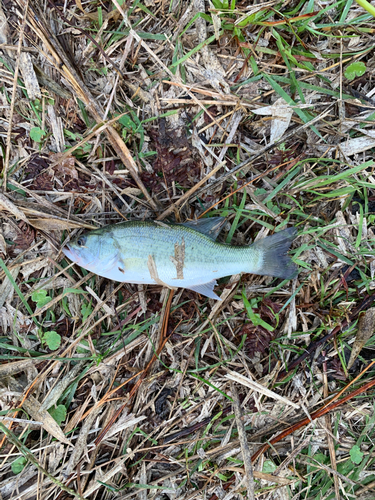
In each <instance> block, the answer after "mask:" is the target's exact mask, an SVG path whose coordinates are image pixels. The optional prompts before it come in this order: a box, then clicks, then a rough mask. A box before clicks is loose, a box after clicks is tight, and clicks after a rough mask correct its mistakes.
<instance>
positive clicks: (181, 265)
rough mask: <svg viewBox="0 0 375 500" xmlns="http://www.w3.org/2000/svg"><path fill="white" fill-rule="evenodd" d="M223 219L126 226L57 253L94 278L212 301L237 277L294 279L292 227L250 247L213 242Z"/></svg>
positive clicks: (83, 239) (71, 244)
mask: <svg viewBox="0 0 375 500" xmlns="http://www.w3.org/2000/svg"><path fill="white" fill-rule="evenodd" d="M224 223H225V218H223V217H211V218H205V219H200V220H197V221H188V222H185V223H182V224H180V223H161V222H157V221H127V222H120V223H118V224H110V225H107V226H104V227H102V228H100V229H95V230H92V231H89V232H86V233H83V234H81V235H80V236H78V237H77V238H76V239H74V240H72V241H70V242H69V243H68V244H67V245H66V246H65V247H63V249H62V251H63V253H64V254H65V255H66V257H68V258H69V259H70V260H72V261H73V262H75V263H76V264H78V265H79V266H81V267H83V268H84V269H87V270H88V271H91V272H93V273H95V274H97V275H99V276H103V277H104V278H108V279H111V280H115V281H119V282H127V283H138V284H154V285H155V284H159V285H163V286H167V287H169V288H174V289H176V288H187V289H189V290H193V291H195V292H198V293H199V294H201V295H204V296H206V297H209V298H211V299H218V300H220V297H219V296H218V295H217V294H216V293H215V292H214V287H215V286H216V285H217V280H218V279H219V278H223V277H225V276H230V275H233V274H239V273H252V274H258V275H263V276H274V277H278V278H284V279H292V278H295V277H296V276H297V274H298V267H297V266H296V264H294V263H293V261H292V260H291V258H290V257H289V256H288V255H287V252H288V250H289V247H290V245H291V243H292V242H293V240H294V239H295V237H296V235H297V230H296V229H295V228H293V227H290V228H288V229H285V230H283V231H279V232H277V233H275V234H273V235H271V236H267V237H265V238H263V239H261V240H259V241H256V242H255V243H253V244H252V245H244V246H234V245H228V244H225V243H220V242H217V241H216V239H217V237H218V235H219V233H220V231H221V229H222V228H223V225H224Z"/></svg>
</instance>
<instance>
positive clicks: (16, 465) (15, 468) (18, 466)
mask: <svg viewBox="0 0 375 500" xmlns="http://www.w3.org/2000/svg"><path fill="white" fill-rule="evenodd" d="M26 464H27V460H26V458H25V457H18V458H16V460H15V461H14V462H13V463H12V465H11V468H12V472H13V474H19V473H20V472H22V471H23V469H24V468H25V465H26Z"/></svg>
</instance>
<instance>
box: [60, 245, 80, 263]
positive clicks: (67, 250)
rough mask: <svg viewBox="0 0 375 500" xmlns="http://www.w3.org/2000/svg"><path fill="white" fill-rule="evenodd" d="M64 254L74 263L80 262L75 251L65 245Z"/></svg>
mask: <svg viewBox="0 0 375 500" xmlns="http://www.w3.org/2000/svg"><path fill="white" fill-rule="evenodd" d="M62 252H63V254H64V255H65V256H66V257H68V258H69V259H70V260H72V261H73V262H77V261H78V258H77V254H76V253H75V251H74V250H72V249H71V248H70V247H69V245H65V246H64V247H63V248H62Z"/></svg>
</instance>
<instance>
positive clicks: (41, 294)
mask: <svg viewBox="0 0 375 500" xmlns="http://www.w3.org/2000/svg"><path fill="white" fill-rule="evenodd" d="M31 300H32V301H33V302H35V303H36V307H38V308H40V307H43V306H45V305H46V304H48V302H51V300H52V298H51V297H50V296H49V295H47V292H46V290H37V291H36V292H33V293H32V295H31Z"/></svg>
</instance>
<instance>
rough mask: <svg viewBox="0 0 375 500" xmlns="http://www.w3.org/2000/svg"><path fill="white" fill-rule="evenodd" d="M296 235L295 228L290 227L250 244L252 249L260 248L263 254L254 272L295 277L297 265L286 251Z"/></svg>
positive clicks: (286, 277)
mask: <svg viewBox="0 0 375 500" xmlns="http://www.w3.org/2000/svg"><path fill="white" fill-rule="evenodd" d="M296 236H297V229H296V228H294V227H290V228H289V229H285V230H284V231H280V232H278V233H275V234H273V235H272V236H267V237H266V238H263V239H262V240H259V241H257V242H255V243H254V244H253V245H251V248H252V249H256V250H260V251H261V252H262V255H263V262H262V267H261V269H259V270H257V271H256V274H261V275H263V276H275V277H278V278H284V279H292V278H295V277H296V276H297V274H298V267H297V266H296V264H294V263H293V262H292V261H291V259H290V257H289V256H288V255H287V251H288V250H289V247H290V245H291V243H292V241H293V240H294V238H295V237H296Z"/></svg>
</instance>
